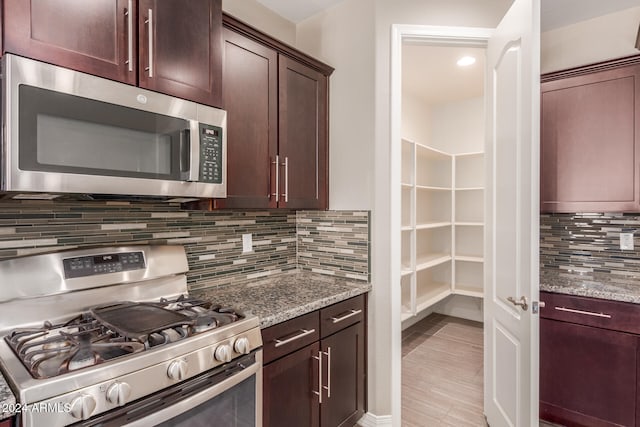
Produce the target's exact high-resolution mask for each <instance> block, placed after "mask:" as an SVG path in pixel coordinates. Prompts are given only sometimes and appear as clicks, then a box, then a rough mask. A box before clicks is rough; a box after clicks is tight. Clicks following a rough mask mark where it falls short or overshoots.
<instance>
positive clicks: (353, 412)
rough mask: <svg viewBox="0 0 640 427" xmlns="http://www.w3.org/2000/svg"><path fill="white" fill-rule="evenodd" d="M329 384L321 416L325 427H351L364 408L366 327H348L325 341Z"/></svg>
mask: <svg viewBox="0 0 640 427" xmlns="http://www.w3.org/2000/svg"><path fill="white" fill-rule="evenodd" d="M322 352H323V354H324V355H325V356H326V359H325V362H324V363H325V365H324V367H325V368H326V369H327V379H328V383H327V384H323V386H324V387H327V388H326V389H325V391H326V392H327V394H326V399H325V400H323V402H322V405H320V407H321V413H320V420H321V426H322V427H333V426H348V427H352V426H353V425H355V424H356V422H357V421H358V420H359V419H360V417H362V415H363V408H364V378H363V375H364V326H363V324H362V322H359V323H356V324H355V325H352V326H349V327H348V328H346V329H343V330H342V331H340V332H337V333H335V334H333V335H331V336H329V337H327V338H324V339H323V340H322Z"/></svg>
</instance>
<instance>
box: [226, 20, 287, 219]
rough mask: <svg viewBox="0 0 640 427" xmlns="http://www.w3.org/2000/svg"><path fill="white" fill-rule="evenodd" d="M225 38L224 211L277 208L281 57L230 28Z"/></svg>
mask: <svg viewBox="0 0 640 427" xmlns="http://www.w3.org/2000/svg"><path fill="white" fill-rule="evenodd" d="M223 36H224V56H223V74H222V78H223V80H224V86H223V88H222V102H223V106H224V109H225V110H227V118H228V120H227V198H226V199H224V200H220V201H219V202H220V204H221V206H223V207H225V208H275V207H277V203H276V197H275V195H272V193H274V192H275V191H276V190H275V168H276V165H275V164H272V162H275V159H276V152H277V143H278V54H277V53H276V51H275V50H273V49H270V48H268V47H266V46H264V45H262V44H260V43H257V42H255V41H253V40H251V39H249V38H247V37H244V36H242V35H240V34H238V33H236V32H234V31H232V30H229V29H227V28H225V29H224V30H223ZM272 180H273V182H271V181H272Z"/></svg>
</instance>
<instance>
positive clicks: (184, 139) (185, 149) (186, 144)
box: [179, 129, 191, 181]
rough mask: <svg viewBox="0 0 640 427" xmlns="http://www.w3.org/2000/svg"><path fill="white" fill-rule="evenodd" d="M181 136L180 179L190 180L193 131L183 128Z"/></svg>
mask: <svg viewBox="0 0 640 427" xmlns="http://www.w3.org/2000/svg"><path fill="white" fill-rule="evenodd" d="M179 138H180V147H179V150H180V179H181V180H182V181H189V178H190V173H191V131H190V130H189V129H183V130H181V131H180V134H179Z"/></svg>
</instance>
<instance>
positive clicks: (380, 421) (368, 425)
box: [358, 412, 392, 427]
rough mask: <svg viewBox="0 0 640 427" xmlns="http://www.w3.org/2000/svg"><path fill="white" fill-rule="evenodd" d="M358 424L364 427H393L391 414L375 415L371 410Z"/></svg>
mask: <svg viewBox="0 0 640 427" xmlns="http://www.w3.org/2000/svg"><path fill="white" fill-rule="evenodd" d="M358 424H359V425H361V426H362V427H392V426H391V415H380V416H378V415H373V414H372V413H371V412H367V413H366V414H364V415H363V416H362V418H360V421H358Z"/></svg>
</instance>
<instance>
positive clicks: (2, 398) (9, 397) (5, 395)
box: [0, 373, 16, 420]
mask: <svg viewBox="0 0 640 427" xmlns="http://www.w3.org/2000/svg"><path fill="white" fill-rule="evenodd" d="M15 403H16V398H15V396H14V395H13V393H12V392H11V389H10V388H9V386H8V385H7V382H6V381H5V379H4V377H3V376H2V374H1V373H0V420H3V419H5V418H9V417H11V416H13V415H15V412H12V411H14V409H15Z"/></svg>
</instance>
